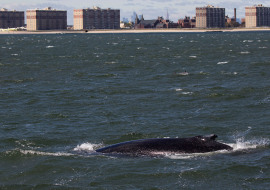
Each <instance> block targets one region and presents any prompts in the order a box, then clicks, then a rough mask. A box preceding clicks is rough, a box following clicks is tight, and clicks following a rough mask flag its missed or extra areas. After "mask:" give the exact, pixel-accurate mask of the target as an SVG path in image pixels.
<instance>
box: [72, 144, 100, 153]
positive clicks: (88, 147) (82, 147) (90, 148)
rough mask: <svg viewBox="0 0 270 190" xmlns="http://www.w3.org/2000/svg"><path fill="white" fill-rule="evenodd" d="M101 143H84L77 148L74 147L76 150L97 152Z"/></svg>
mask: <svg viewBox="0 0 270 190" xmlns="http://www.w3.org/2000/svg"><path fill="white" fill-rule="evenodd" d="M100 146H101V144H92V143H83V144H81V145H78V146H77V147H76V148H74V149H73V150H74V151H77V152H89V153H91V152H95V150H96V148H97V147H100Z"/></svg>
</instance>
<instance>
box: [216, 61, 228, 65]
mask: <svg viewBox="0 0 270 190" xmlns="http://www.w3.org/2000/svg"><path fill="white" fill-rule="evenodd" d="M227 63H229V62H228V61H223V62H218V63H217V64H218V65H224V64H227Z"/></svg>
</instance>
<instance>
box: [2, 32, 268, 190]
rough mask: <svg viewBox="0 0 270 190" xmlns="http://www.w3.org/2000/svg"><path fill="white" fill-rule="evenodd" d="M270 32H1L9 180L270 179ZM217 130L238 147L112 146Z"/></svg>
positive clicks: (230, 185)
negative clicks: (136, 151) (136, 152)
mask: <svg viewBox="0 0 270 190" xmlns="http://www.w3.org/2000/svg"><path fill="white" fill-rule="evenodd" d="M269 127H270V33H269V32H238V33H237V32H235V33H231V32H223V33H214V32H213V33H211V32H206V33H177V34H172V33H166V34H162V33H158V34H63V35H61V34H51V35H45V34H43V35H42V34H36V35H0V189H1V190H2V189H8V190H9V189H14V190H18V189H153V190H164V189H170V190H171V189H269V186H270V130H269ZM209 134H217V135H218V139H217V140H218V141H219V142H223V143H225V144H228V145H231V146H232V147H233V151H219V152H212V153H207V154H173V153H172V154H166V155H164V156H157V157H147V156H141V157H128V156H119V157H118V156H110V155H103V154H98V153H95V150H96V149H97V148H100V147H103V146H107V145H111V144H114V143H119V142H123V141H129V140H135V139H144V138H168V137H172V138H174V137H179V138H182V137H192V136H196V135H209Z"/></svg>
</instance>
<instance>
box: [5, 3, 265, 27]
mask: <svg viewBox="0 0 270 190" xmlns="http://www.w3.org/2000/svg"><path fill="white" fill-rule="evenodd" d="M208 4H211V5H214V6H218V7H221V8H226V15H228V16H229V17H233V9H234V8H237V17H238V18H243V17H244V16H245V7H246V6H252V5H255V4H263V5H264V6H267V7H270V1H269V0H226V1H221V0H212V1H210V0H0V8H7V9H10V10H12V9H15V10H18V11H26V10H27V9H35V8H40V9H42V8H45V7H49V6H50V7H52V8H55V9H61V10H67V11H68V24H73V9H82V8H88V7H90V8H92V7H93V6H99V7H101V8H104V9H106V8H112V9H120V11H121V20H122V19H123V17H125V18H128V19H130V18H131V16H132V14H133V12H136V13H137V14H138V15H141V14H143V15H144V18H145V19H156V18H157V17H158V16H163V17H164V18H166V17H167V10H168V12H169V18H170V20H173V21H175V22H176V21H177V20H178V19H179V18H183V17H185V16H191V17H193V16H195V8H196V7H202V6H206V5H208Z"/></svg>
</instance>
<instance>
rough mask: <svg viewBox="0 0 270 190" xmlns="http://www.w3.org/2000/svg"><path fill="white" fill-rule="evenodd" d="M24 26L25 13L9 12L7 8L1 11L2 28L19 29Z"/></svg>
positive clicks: (0, 24)
mask: <svg viewBox="0 0 270 190" xmlns="http://www.w3.org/2000/svg"><path fill="white" fill-rule="evenodd" d="M23 26H24V12H23V11H15V10H13V11H9V10H7V9H5V8H2V9H1V10H0V28H3V29H6V28H17V27H23Z"/></svg>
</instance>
